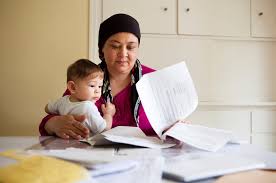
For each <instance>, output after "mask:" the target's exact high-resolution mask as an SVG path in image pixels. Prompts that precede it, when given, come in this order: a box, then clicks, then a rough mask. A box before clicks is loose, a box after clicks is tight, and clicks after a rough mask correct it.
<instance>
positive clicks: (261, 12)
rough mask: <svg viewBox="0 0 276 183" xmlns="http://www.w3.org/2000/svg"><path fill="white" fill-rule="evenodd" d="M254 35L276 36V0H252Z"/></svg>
mask: <svg viewBox="0 0 276 183" xmlns="http://www.w3.org/2000/svg"><path fill="white" fill-rule="evenodd" d="M251 14H252V19H251V21H252V23H251V24H252V37H276V1H275V0H251Z"/></svg>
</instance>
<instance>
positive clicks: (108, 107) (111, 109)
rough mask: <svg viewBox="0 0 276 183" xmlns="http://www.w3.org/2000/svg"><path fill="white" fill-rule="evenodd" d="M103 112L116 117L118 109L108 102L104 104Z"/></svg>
mask: <svg viewBox="0 0 276 183" xmlns="http://www.w3.org/2000/svg"><path fill="white" fill-rule="evenodd" d="M102 111H103V114H109V115H111V116H114V114H115V112H116V108H115V105H114V104H112V103H110V102H107V103H106V104H102Z"/></svg>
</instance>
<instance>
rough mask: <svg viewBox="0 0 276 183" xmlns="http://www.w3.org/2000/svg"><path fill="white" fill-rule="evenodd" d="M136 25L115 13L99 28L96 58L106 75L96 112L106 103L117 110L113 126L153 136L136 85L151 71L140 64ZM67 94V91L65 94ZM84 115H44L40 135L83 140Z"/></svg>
mask: <svg viewBox="0 0 276 183" xmlns="http://www.w3.org/2000/svg"><path fill="white" fill-rule="evenodd" d="M140 38H141V34H140V28H139V24H138V22H137V21H136V20H135V19H134V18H133V17H131V16H129V15H126V14H116V15H113V16H111V17H109V18H108V19H106V20H105V21H104V22H102V23H101V25H100V30H99V40H98V47H99V57H100V59H101V61H102V62H101V63H100V66H101V68H102V69H103V71H104V73H105V78H104V85H103V90H102V91H103V95H102V97H101V99H100V100H99V101H98V102H97V103H96V105H97V107H98V108H99V110H101V105H103V104H105V103H106V102H107V101H110V102H112V103H113V104H114V105H115V107H116V113H115V115H114V117H113V123H112V127H116V126H138V127H140V128H141V129H142V130H143V131H144V133H145V134H146V135H156V134H155V132H154V131H153V129H152V127H151V125H150V123H149V121H148V119H147V117H146V114H145V112H144V109H143V106H142V105H141V103H140V99H139V96H138V94H137V90H136V87H135V84H136V83H137V82H138V80H139V79H140V78H141V77H142V75H143V74H146V73H149V72H153V71H154V70H153V69H151V68H148V67H146V66H143V65H141V64H140V62H139V60H138V59H137V57H138V50H139V44H140ZM66 94H69V92H68V91H66V92H65V94H64V95H66ZM84 118H85V116H72V115H67V116H51V115H48V116H46V117H45V118H44V119H43V120H42V122H41V123H40V127H39V130H40V133H41V135H57V136H59V137H61V138H65V139H67V138H70V137H71V138H75V139H81V138H85V137H87V136H88V134H89V130H88V129H87V128H86V127H85V126H84V125H83V124H82V123H81V121H83V120H84Z"/></svg>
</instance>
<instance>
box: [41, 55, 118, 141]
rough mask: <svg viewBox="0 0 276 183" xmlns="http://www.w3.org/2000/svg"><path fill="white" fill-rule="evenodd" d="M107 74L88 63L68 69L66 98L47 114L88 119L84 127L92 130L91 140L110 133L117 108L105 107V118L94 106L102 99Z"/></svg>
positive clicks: (85, 61)
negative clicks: (106, 131) (104, 77)
mask: <svg viewBox="0 0 276 183" xmlns="http://www.w3.org/2000/svg"><path fill="white" fill-rule="evenodd" d="M103 76H104V73H103V71H102V70H101V68H100V67H99V66H98V65H96V64H95V63H93V62H91V61H90V60H87V59H80V60H77V61H76V62H75V63H73V64H71V65H70V66H69V67H68V69H67V89H68V90H69V91H70V93H71V95H66V96H64V97H62V98H60V99H58V100H56V101H54V102H50V103H48V104H47V105H46V107H45V111H46V112H47V113H48V114H59V115H67V114H71V115H83V114H85V115H86V120H85V123H84V124H85V125H86V126H87V127H88V128H89V129H90V136H91V135H95V134H98V133H101V132H102V131H104V130H109V129H110V128H111V126H112V118H113V116H114V114H115V112H116V110H115V106H114V104H112V103H110V102H107V103H106V104H105V105H102V106H101V108H102V112H103V116H101V114H100V112H99V111H98V108H97V106H96V105H95V102H96V101H97V100H99V99H100V97H101V92H102V85H103Z"/></svg>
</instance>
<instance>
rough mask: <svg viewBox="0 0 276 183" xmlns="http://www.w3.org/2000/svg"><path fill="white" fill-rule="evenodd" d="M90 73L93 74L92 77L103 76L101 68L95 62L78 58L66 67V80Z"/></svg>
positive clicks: (82, 76)
mask: <svg viewBox="0 0 276 183" xmlns="http://www.w3.org/2000/svg"><path fill="white" fill-rule="evenodd" d="M90 74H93V75H92V76H93V78H95V77H97V76H100V78H103V75H104V73H103V71H102V69H101V68H100V67H99V66H98V65H97V64H95V63H93V62H91V61H90V60H88V59H79V60H77V61H76V62H74V63H73V64H71V65H70V66H69V67H68V69H67V82H68V81H74V80H76V79H83V78H85V77H87V76H89V75H90Z"/></svg>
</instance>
